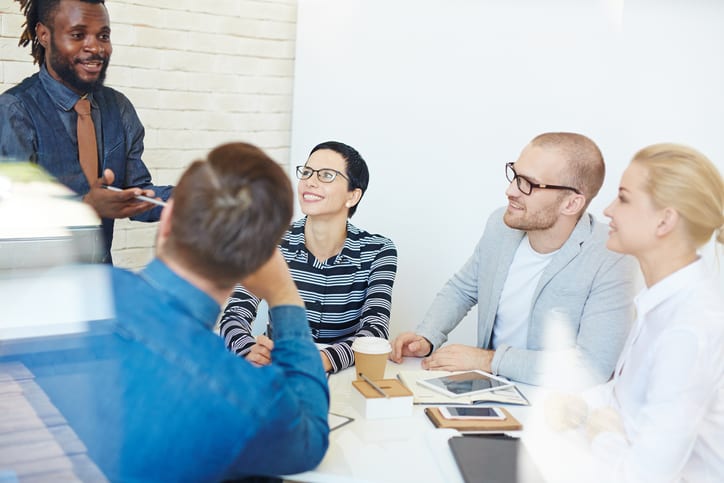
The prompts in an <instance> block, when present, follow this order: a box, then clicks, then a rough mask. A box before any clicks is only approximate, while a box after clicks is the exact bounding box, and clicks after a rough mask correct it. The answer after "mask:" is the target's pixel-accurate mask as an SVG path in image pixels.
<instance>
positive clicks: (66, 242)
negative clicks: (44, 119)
mask: <svg viewBox="0 0 724 483" xmlns="http://www.w3.org/2000/svg"><path fill="white" fill-rule="evenodd" d="M100 225H101V222H100V219H99V218H98V215H96V213H95V212H94V211H93V209H92V208H91V207H90V206H88V205H87V204H85V203H83V202H81V201H80V199H79V198H78V197H77V196H76V195H75V194H74V193H73V192H72V191H71V190H69V189H68V188H66V187H65V186H64V185H62V184H61V183H59V182H58V181H56V180H55V179H54V178H53V177H51V176H50V175H49V174H47V173H46V172H45V171H44V170H43V169H42V168H41V167H39V166H38V165H36V164H33V163H21V162H0V354H2V353H3V352H6V351H7V350H8V346H7V342H8V341H9V340H10V339H25V338H31V337H37V336H46V335H51V336H52V335H60V334H64V333H74V332H84V331H85V330H86V329H87V321H89V320H100V319H107V318H109V317H110V316H111V315H112V312H113V311H112V308H113V305H112V303H111V298H110V294H111V291H110V285H109V283H108V274H107V271H106V270H105V269H103V267H101V266H100V264H98V265H96V264H94V263H93V262H99V261H100V258H101V256H102V254H103V240H102V236H103V235H102V231H101V226H100Z"/></svg>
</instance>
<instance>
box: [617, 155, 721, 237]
mask: <svg viewBox="0 0 724 483" xmlns="http://www.w3.org/2000/svg"><path fill="white" fill-rule="evenodd" d="M631 162H632V163H640V164H641V165H643V166H644V167H646V169H647V171H648V180H647V181H646V184H645V187H646V190H647V192H648V193H649V194H650V195H651V197H652V199H653V201H654V203H655V204H656V205H657V206H659V207H671V208H674V209H675V210H676V211H677V212H678V213H679V215H680V216H681V217H682V218H683V219H684V220H685V222H686V225H687V229H688V232H689V236H690V237H691V239H692V241H694V243H696V245H697V246H701V245H704V244H705V243H707V242H708V241H709V240H710V239H711V236H712V233H714V232H716V240H717V241H718V242H719V243H722V244H724V230H723V228H724V180H722V176H721V174H720V173H719V171H718V170H717V169H716V166H714V164H713V163H712V162H711V161H710V160H709V158H707V157H706V156H704V155H703V154H702V153H700V152H699V151H697V150H695V149H692V148H690V147H687V146H682V145H680V144H672V143H662V144H654V145H651V146H648V147H646V148H643V149H642V150H641V151H639V152H638V153H636V155H635V156H634V157H633V160H632V161H631Z"/></svg>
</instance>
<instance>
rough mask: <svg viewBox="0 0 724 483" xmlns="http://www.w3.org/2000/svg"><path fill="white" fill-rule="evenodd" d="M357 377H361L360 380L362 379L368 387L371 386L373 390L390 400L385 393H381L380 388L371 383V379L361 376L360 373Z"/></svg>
mask: <svg viewBox="0 0 724 483" xmlns="http://www.w3.org/2000/svg"><path fill="white" fill-rule="evenodd" d="M359 377H361V378H362V379H364V380H365V382H366V383H367V384H369V385H370V386H372V388H373V389H374V390H375V391H377V392H379V393H380V394H382V395H383V396H385V397H386V398H387V399H389V398H390V395H389V394H387V393H386V392H385V391H383V390H382V388H381V387H380V386H378V385H377V384H375V383H374V382H372V379H370V378H369V377H367V376H365V375H364V374H362V373H361V372H360V373H359Z"/></svg>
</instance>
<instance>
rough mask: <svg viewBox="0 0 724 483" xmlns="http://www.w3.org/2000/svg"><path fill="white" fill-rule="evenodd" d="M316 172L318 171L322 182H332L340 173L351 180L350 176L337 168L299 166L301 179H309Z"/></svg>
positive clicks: (298, 171)
mask: <svg viewBox="0 0 724 483" xmlns="http://www.w3.org/2000/svg"><path fill="white" fill-rule="evenodd" d="M314 173H317V179H318V180H319V181H321V182H322V183H331V182H332V181H334V180H335V179H336V178H337V175H340V176H341V177H343V178H344V179H346V180H347V181H349V178H348V177H346V176H345V175H344V173H341V172H339V171H337V170H336V169H332V168H322V169H312V168H310V167H309V166H297V178H299V179H309V178H310V177H311V176H312V175H313V174H314Z"/></svg>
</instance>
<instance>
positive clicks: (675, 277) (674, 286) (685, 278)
mask: <svg viewBox="0 0 724 483" xmlns="http://www.w3.org/2000/svg"><path fill="white" fill-rule="evenodd" d="M707 277H708V272H707V268H706V263H704V260H703V259H702V258H701V257H699V258H698V259H697V260H696V261H694V262H693V263H690V264H689V265H687V266H685V267H684V268H680V269H679V270H677V271H676V272H674V273H672V274H671V275H669V276H667V277H665V278H664V279H663V280H660V281H659V282H657V283H656V284H654V285H653V286H651V287H649V288H645V289H643V290H642V291H641V292H640V293H639V294H638V295H637V296H636V298H635V299H634V300H635V303H636V310H637V312H638V314H639V317H640V316H642V315H643V314H645V313H647V312H650V311H651V310H653V309H654V308H655V307H656V306H657V305H659V304H660V303H661V302H663V301H665V300H667V299H669V298H671V297H672V296H673V295H676V294H677V293H679V292H681V291H682V290H685V289H686V288H689V287H691V286H693V285H695V284H697V283H698V282H699V281H700V280H702V279H705V278H707Z"/></svg>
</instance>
